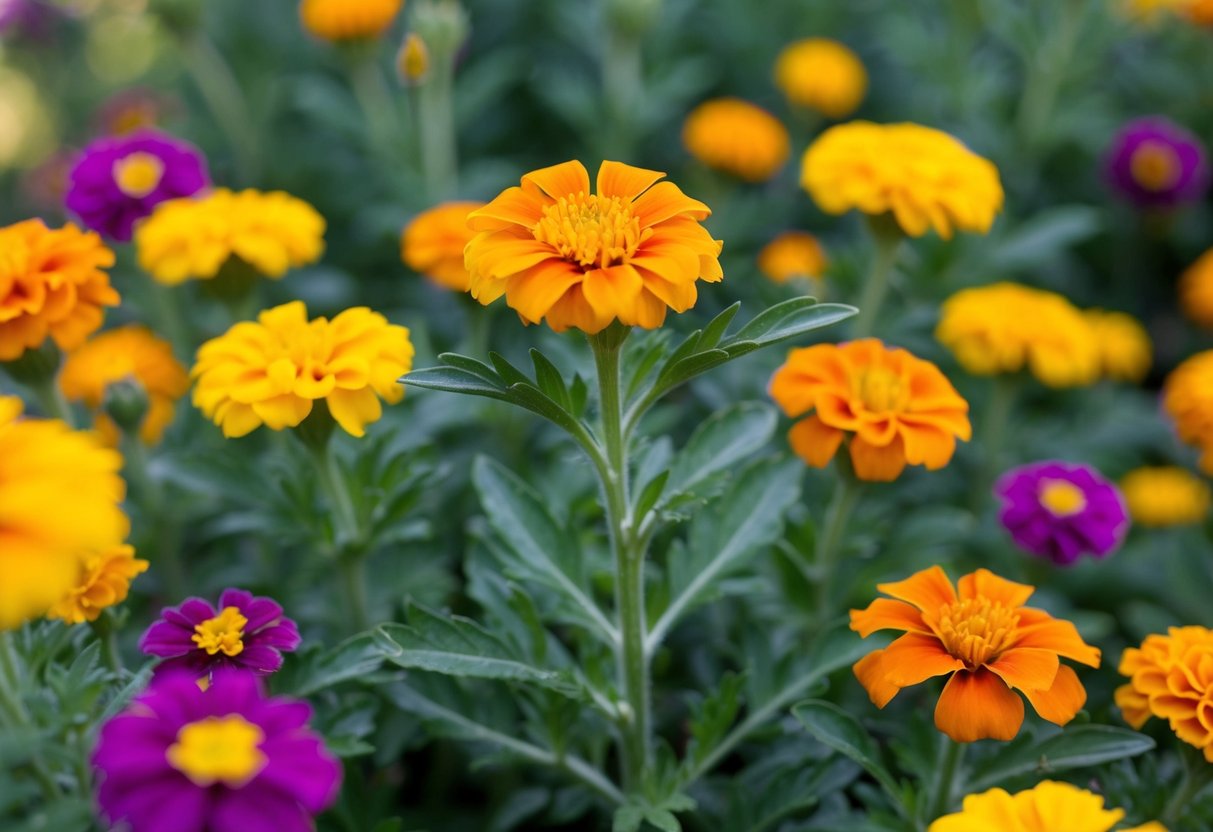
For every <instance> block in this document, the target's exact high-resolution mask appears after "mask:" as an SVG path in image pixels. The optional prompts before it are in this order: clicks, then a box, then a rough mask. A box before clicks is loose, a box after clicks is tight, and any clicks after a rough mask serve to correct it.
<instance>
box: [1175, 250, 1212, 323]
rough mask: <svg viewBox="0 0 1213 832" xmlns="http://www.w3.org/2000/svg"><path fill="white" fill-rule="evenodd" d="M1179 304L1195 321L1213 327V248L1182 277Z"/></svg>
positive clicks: (1199, 258) (1197, 260)
mask: <svg viewBox="0 0 1213 832" xmlns="http://www.w3.org/2000/svg"><path fill="white" fill-rule="evenodd" d="M1179 305H1180V307H1181V308H1182V309H1183V311H1184V314H1185V315H1187V316H1188V319H1189V320H1191V321H1192V322H1193V323H1196V324H1199V325H1200V326H1202V327H1204V328H1205V329H1213V248H1211V249H1209V250H1208V251H1206V252H1205V253H1204V254H1202V255H1201V256H1200V257H1198V258H1197V259H1196V262H1195V263H1193V264H1192V265H1191V266H1189V267H1188V268H1187V269H1186V270H1185V271H1184V273H1183V275H1182V276H1181V277H1180V279H1179Z"/></svg>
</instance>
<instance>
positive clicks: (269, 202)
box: [135, 188, 324, 286]
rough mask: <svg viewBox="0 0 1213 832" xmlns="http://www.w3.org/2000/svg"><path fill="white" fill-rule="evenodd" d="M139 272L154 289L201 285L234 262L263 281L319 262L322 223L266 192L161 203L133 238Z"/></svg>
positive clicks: (295, 202)
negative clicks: (151, 281) (146, 275)
mask: <svg viewBox="0 0 1213 832" xmlns="http://www.w3.org/2000/svg"><path fill="white" fill-rule="evenodd" d="M135 245H136V247H137V248H138V251H139V265H140V266H142V267H143V269H144V270H145V271H147V272H148V273H150V274H151V275H152V277H154V278H155V279H156V280H157V281H159V282H160V283H165V284H168V285H170V286H171V285H176V284H178V283H183V282H185V281H186V280H191V279H193V280H205V279H209V278H213V277H214V276H215V275H217V274H218V273H219V270H220V269H221V268H223V266H224V264H226V263H227V262H228V261H229V260H231V259H233V258H238V259H240V260H242V261H243V262H245V263H247V264H248V265H249V266H252V267H253V268H254V269H256V270H257V271H258V272H260V273H261V274H263V275H265V276H266V277H273V278H279V277H282V276H283V275H284V274H286V273H287V271H289V270H290V269H293V268H298V267H300V266H306V265H308V264H309V263H314V262H315V261H316V260H318V259H320V255H321V254H322V253H323V252H324V217H322V216H320V214H319V213H318V212H317V211H316V209H315V208H313V207H312V206H310V205H308V204H307V203H306V202H304V201H303V200H301V199H296V198H295V197H293V196H291V195H289V194H285V193H282V192H281V191H273V192H270V193H262V192H261V191H255V190H247V191H240V192H239V193H233V192H232V191H229V190H226V189H223V188H221V189H219V190H215V191H212V192H211V193H210V194H208V195H206V196H202V197H199V198H197V199H194V198H190V199H174V200H170V201H168V202H165V203H162V204H161V205H160V206H158V207H157V208H156V211H155V213H153V214H152V215H151V216H150V217H148V218H147V219H146V220H145V221H144V222H143V223H141V224H140V225H139V227H138V228H137V229H136V231H135Z"/></svg>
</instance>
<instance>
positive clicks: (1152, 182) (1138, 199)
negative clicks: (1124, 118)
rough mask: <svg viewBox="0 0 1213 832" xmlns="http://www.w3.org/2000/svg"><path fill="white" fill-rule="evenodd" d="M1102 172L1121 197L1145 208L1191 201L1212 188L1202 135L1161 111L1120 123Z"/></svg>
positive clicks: (1169, 205)
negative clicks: (1162, 115)
mask: <svg viewBox="0 0 1213 832" xmlns="http://www.w3.org/2000/svg"><path fill="white" fill-rule="evenodd" d="M1104 174H1105V177H1106V178H1107V180H1108V183H1109V184H1110V185H1111V186H1112V188H1113V189H1115V190H1116V191H1117V192H1118V193H1119V194H1120V195H1121V196H1123V197H1124V198H1125V199H1127V200H1129V201H1131V202H1133V203H1135V204H1137V205H1138V206H1140V207H1143V208H1158V207H1162V208H1167V207H1174V206H1177V205H1180V204H1183V203H1186V202H1193V201H1195V200H1198V199H1200V198H1201V197H1202V196H1204V194H1205V192H1206V191H1207V190H1208V189H1209V165H1208V162H1207V160H1206V157H1205V150H1204V147H1203V146H1202V145H1201V143H1200V140H1199V139H1197V138H1196V136H1194V135H1193V134H1192V133H1190V132H1188V131H1187V130H1185V129H1184V128H1183V127H1180V126H1179V125H1178V124H1175V123H1174V122H1172V121H1169V120H1168V119H1165V118H1162V117H1159V116H1151V117H1148V118H1140V119H1137V120H1136V121H1131V122H1129V123H1128V124H1126V125H1125V126H1124V127H1122V128H1121V130H1120V132H1119V133H1117V134H1116V137H1115V138H1114V139H1113V141H1112V146H1111V148H1109V150H1108V153H1107V157H1106V158H1105V160H1104Z"/></svg>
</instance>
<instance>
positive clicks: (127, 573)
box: [46, 546, 148, 624]
mask: <svg viewBox="0 0 1213 832" xmlns="http://www.w3.org/2000/svg"><path fill="white" fill-rule="evenodd" d="M147 567H148V562H147V561H145V560H140V559H139V558H137V557H135V550H134V549H132V548H131V547H130V546H113V547H110V548H108V549H105V550H104V551H101V552H98V553H96V554H93V555H89V556H88V558H86V559H85V560H84V562H83V563H81V564H80V573H79V578H78V579H77V582H76V585H75V586H74V587H72V589H71V591H70V592H69V593H68V594H67V595H66V596H65V597H64V598H62V599H61V600H60V601H59V602H58V603H57V604H55V605H54V606H53V607H51V609H50V612H48V613H47V614H46V616H47V618H59V619H62V620H63V621H65V622H67V623H68V624H83V623H84V622H86V621H96V620H97V618H98V617H99V616H100V615H101V611H102V610H104V609H105V608H106V607H113V606H116V605H117V604H121V603H122V602H123V601H125V600H126V596H127V595H129V594H130V590H131V581H133V580H134V579H135V578H136V577H137V576H138V575H141V574H143V573H144V572H146V571H147Z"/></svg>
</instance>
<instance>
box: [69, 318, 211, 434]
mask: <svg viewBox="0 0 1213 832" xmlns="http://www.w3.org/2000/svg"><path fill="white" fill-rule="evenodd" d="M125 381H133V382H134V383H136V384H138V385H139V386H140V387H141V388H142V389H143V390H144V392H145V393H146V394H147V398H148V409H147V415H146V416H145V417H144V419H143V424H142V426H141V427H140V429H139V436H140V438H141V439H142V440H143V441H144V442H146V443H147V444H148V445H155V444H157V443H158V442H159V441H160V440H161V438H163V436H164V431H165V428H167V427H168V426H169V424H170V423H171V422H172V421H173V409H174V407H173V406H174V404H175V403H176V402H177V400H178V399H179V398H181V397H182V396H184V395H185V394H186V391H188V390H189V387H190V382H189V376H188V375H187V374H186V371H185V367H183V366H182V365H181V362H179V361H178V360H177V359H176V358H174V357H173V348H172V346H171V345H170V344H169V343H168V342H167V341H163V340H161V339H160V338H157V337H156V336H155V335H154V334H153V333H152V332H151V331H150V330H148V329H146V328H144V327H141V326H124V327H121V328H119V329H112V330H110V331H108V332H103V333H102V334H101V335H98V336H97V337H96V338H93V339H92V340H90V341H88V342H87V343H85V344H84V345H83V346H81V347H80V348H79V349H76V350H74V351H73V352H71V353H70V354H69V355H68V356H67V359H66V360H65V361H64V362H63V369H62V370H61V371H60V373H59V387H60V389H61V390H63V395H65V396H66V397H67V398H68V400H69V401H81V402H84V404H85V405H87V406H88V407H89V409H91V410H93V411H96V416H95V419H96V427H97V429H98V430H99V431H100V432H101V434H102V435H103V436H104V437H105V438H106V441H107V442H109V444H111V445H117V444H118V441H119V439H120V438H121V431H120V430H119V429H118V426H117V425H115V424H114V422H113V420H112V419H111V418H110V417H109V416H107V415H106V414H105V413H103V412H100V411H101V408H102V406H103V405H104V403H105V395H106V391H107V390H108V389H109V388H110V387H111V386H112V385H114V384H116V383H118V382H125Z"/></svg>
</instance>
